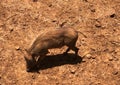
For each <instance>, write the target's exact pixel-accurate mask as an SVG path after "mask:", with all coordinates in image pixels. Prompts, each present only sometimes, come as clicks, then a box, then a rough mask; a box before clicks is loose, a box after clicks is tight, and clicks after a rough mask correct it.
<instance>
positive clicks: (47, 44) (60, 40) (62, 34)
mask: <svg viewBox="0 0 120 85" xmlns="http://www.w3.org/2000/svg"><path fill="white" fill-rule="evenodd" d="M77 38H78V33H77V31H75V30H74V29H72V28H65V29H49V30H47V31H45V32H44V33H41V34H40V35H39V36H38V37H37V38H36V40H35V41H34V43H33V44H32V46H31V48H30V49H29V52H30V53H31V54H33V53H42V52H44V51H46V50H48V49H51V48H59V47H62V46H63V45H67V44H72V41H74V40H75V41H76V40H77Z"/></svg>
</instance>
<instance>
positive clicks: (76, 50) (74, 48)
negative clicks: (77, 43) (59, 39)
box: [71, 47, 79, 55]
mask: <svg viewBox="0 0 120 85" xmlns="http://www.w3.org/2000/svg"><path fill="white" fill-rule="evenodd" d="M71 49H72V50H74V51H75V54H76V55H77V54H78V50H79V49H78V48H77V47H72V48H71Z"/></svg>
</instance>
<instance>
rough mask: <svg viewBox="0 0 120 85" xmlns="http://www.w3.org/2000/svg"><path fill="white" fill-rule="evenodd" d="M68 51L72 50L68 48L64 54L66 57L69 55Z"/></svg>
mask: <svg viewBox="0 0 120 85" xmlns="http://www.w3.org/2000/svg"><path fill="white" fill-rule="evenodd" d="M68 51H70V48H69V47H68V48H67V50H66V51H65V52H64V54H65V55H66V54H67V53H68Z"/></svg>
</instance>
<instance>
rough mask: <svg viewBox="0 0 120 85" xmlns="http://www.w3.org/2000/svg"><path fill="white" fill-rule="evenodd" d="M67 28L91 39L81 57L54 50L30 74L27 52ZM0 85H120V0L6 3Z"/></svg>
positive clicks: (82, 42) (0, 25)
mask: <svg viewBox="0 0 120 85" xmlns="http://www.w3.org/2000/svg"><path fill="white" fill-rule="evenodd" d="M64 27H71V28H74V29H76V30H77V31H80V32H82V33H83V34H84V35H86V37H84V36H83V35H81V34H80V33H79V38H78V40H77V43H76V46H77V47H78V48H79V52H78V55H79V56H75V55H74V52H73V51H70V52H69V54H68V55H62V53H63V52H64V51H65V50H66V49H67V47H66V46H65V47H62V48H58V49H51V50H49V51H50V53H49V54H48V55H47V56H46V58H45V59H44V60H43V61H42V62H41V64H40V66H41V68H40V70H39V73H37V72H26V62H25V59H24V54H23V53H22V51H21V49H25V48H29V47H30V46H31V44H32V42H33V41H34V40H35V38H36V37H37V36H38V35H39V33H40V32H44V30H47V29H62V28H64ZM63 30H64V29H63ZM0 85H120V0H0Z"/></svg>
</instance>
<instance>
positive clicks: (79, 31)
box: [77, 31, 87, 38]
mask: <svg viewBox="0 0 120 85" xmlns="http://www.w3.org/2000/svg"><path fill="white" fill-rule="evenodd" d="M77 32H78V33H80V34H82V35H83V36H84V37H85V38H87V36H86V35H85V34H83V33H82V32H80V31H77Z"/></svg>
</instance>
